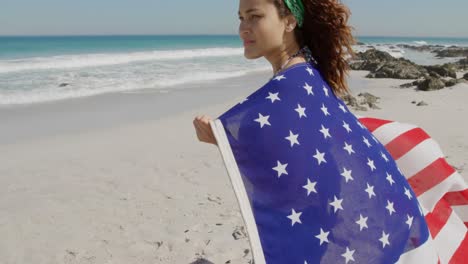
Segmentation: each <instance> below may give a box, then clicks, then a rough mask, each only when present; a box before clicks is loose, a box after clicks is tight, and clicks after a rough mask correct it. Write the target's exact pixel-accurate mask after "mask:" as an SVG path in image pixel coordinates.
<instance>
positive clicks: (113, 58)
mask: <svg viewBox="0 0 468 264" xmlns="http://www.w3.org/2000/svg"><path fill="white" fill-rule="evenodd" d="M357 39H358V41H359V42H362V43H364V45H356V46H355V47H354V49H355V50H356V51H364V50H366V49H368V48H370V47H371V46H373V47H375V48H377V49H379V50H383V51H387V52H389V53H391V54H392V56H394V57H405V58H407V59H410V60H412V61H414V62H416V63H418V64H423V65H430V64H440V63H445V62H450V61H454V60H456V59H457V58H451V59H437V58H435V57H434V56H433V54H431V53H429V52H418V51H414V50H409V49H403V48H399V47H395V46H394V45H395V44H408V45H413V46H420V45H425V44H432V45H444V46H451V45H456V46H468V38H421V37H417V38H410V37H357ZM264 70H271V66H270V64H269V63H268V62H267V61H266V60H265V59H258V60H247V59H245V58H244V57H243V48H242V42H241V41H240V39H239V37H238V36H237V35H226V36H223V35H216V36H214V35H212V36H210V35H200V36H198V35H193V36H43V37H36V36H35V37H0V106H11V105H17V104H31V103H41V102H47V101H53V100H61V99H67V98H76V97H83V96H92V95H97V94H103V93H110V92H129V91H132V92H138V91H143V90H146V89H151V90H154V91H156V92H162V93H167V92H170V91H171V89H176V88H177V89H184V84H185V83H192V82H206V81H215V80H220V79H225V78H230V77H237V76H242V75H245V74H248V73H250V72H253V71H264ZM192 87H193V86H192Z"/></svg>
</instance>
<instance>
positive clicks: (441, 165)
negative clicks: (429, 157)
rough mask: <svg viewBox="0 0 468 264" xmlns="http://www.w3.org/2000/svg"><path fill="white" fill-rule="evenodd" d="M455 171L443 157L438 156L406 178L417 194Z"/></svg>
mask: <svg viewBox="0 0 468 264" xmlns="http://www.w3.org/2000/svg"><path fill="white" fill-rule="evenodd" d="M454 172H455V169H454V168H452V166H450V165H449V164H448V163H447V161H445V159H444V158H438V159H437V160H435V161H434V162H432V163H431V164H430V165H429V166H427V167H426V168H424V169H423V170H421V171H420V172H418V173H416V174H415V175H413V176H412V177H411V178H409V179H408V182H409V184H410V185H411V187H413V190H414V193H416V195H417V196H419V195H421V194H423V193H424V192H426V191H427V190H429V189H431V188H432V187H434V186H436V185H437V184H439V183H440V182H442V181H443V180H445V179H446V178H448V177H449V176H450V175H452V174H453V173H454Z"/></svg>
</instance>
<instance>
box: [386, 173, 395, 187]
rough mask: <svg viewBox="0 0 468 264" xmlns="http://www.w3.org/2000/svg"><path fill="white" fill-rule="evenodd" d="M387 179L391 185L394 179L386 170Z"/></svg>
mask: <svg viewBox="0 0 468 264" xmlns="http://www.w3.org/2000/svg"><path fill="white" fill-rule="evenodd" d="M387 181H388V183H390V186H392V185H393V184H394V183H395V181H394V180H393V178H392V175H391V174H388V172H387Z"/></svg>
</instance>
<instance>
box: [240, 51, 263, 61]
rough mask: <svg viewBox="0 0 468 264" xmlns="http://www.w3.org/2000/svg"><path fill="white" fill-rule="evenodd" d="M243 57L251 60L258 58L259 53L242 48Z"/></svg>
mask: <svg viewBox="0 0 468 264" xmlns="http://www.w3.org/2000/svg"><path fill="white" fill-rule="evenodd" d="M244 57H245V58H246V59H248V60H253V59H258V58H260V57H261V55H260V54H256V53H254V52H251V51H248V50H245V49H244Z"/></svg>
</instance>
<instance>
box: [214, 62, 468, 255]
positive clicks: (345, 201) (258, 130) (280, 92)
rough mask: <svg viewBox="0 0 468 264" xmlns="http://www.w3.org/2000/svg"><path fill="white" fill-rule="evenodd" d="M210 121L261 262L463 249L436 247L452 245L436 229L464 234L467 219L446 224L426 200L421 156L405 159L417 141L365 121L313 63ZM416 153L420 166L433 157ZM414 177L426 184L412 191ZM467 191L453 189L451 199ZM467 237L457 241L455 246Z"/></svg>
mask: <svg viewBox="0 0 468 264" xmlns="http://www.w3.org/2000/svg"><path fill="white" fill-rule="evenodd" d="M364 124H365V125H364ZM386 124H389V123H388V122H387V123H386ZM211 125H212V129H213V132H214V134H215V136H216V139H217V142H218V146H219V149H220V151H221V154H222V157H223V160H224V162H225V165H226V168H227V171H228V174H229V176H230V179H231V182H232V185H233V188H234V191H235V193H236V196H237V198H238V201H239V205H240V209H241V212H242V216H243V218H244V221H245V224H246V228H247V231H248V233H249V239H250V243H251V246H252V252H253V255H254V260H255V263H257V264H262V263H269V264H270V263H288V264H289V263H291V264H292V263H300V264H304V263H308V264H311V263H319V262H320V263H396V262H398V263H412V262H414V261H416V260H417V261H419V262H421V263H438V262H440V263H448V261H447V262H446V261H445V259H446V258H445V257H447V255H450V256H449V257H450V258H449V259H453V258H458V255H457V252H458V251H457V250H453V249H450V250H446V251H441V252H444V253H443V254H442V253H439V252H438V251H437V250H434V248H437V247H438V246H443V247H447V246H446V245H440V244H441V243H439V242H438V241H437V237H443V239H446V237H445V236H447V235H449V236H453V237H456V238H458V237H460V236H461V235H460V234H462V236H463V238H461V240H463V239H464V236H465V234H466V227H465V226H464V225H463V226H462V229H460V226H456V228H455V229H456V230H455V231H456V232H458V233H457V234H452V232H453V230H451V229H447V228H445V226H447V225H448V224H449V223H451V222H449V221H450V220H451V219H450V215H451V214H449V216H447V211H448V210H447V209H446V208H445V207H443V206H445V205H447V203H443V204H441V205H439V202H438V200H439V199H437V201H435V202H436V205H435V207H434V208H431V207H425V208H426V209H425V208H423V207H422V206H420V204H419V203H418V199H419V200H421V199H422V198H423V197H422V196H424V194H425V193H426V192H427V187H428V186H429V184H427V183H426V179H424V181H423V183H421V177H425V176H418V175H419V171H417V168H416V167H418V165H415V164H413V163H414V160H411V161H410V160H409V159H405V158H404V157H406V155H405V153H406V152H408V154H409V153H411V150H410V149H411V148H410V147H409V146H408V145H405V146H407V148H406V152H403V151H401V149H400V146H394V148H393V149H392V146H393V144H391V143H392V142H394V141H393V140H394V138H391V137H390V136H388V135H390V134H391V133H390V134H389V133H385V132H382V133H381V134H382V135H385V136H382V135H381V134H379V133H376V132H378V131H380V130H379V128H383V127H384V125H385V123H384V122H383V121H382V122H379V120H378V119H369V118H362V119H361V121H360V120H359V119H358V118H357V117H356V116H355V115H353V114H352V113H351V112H350V111H349V109H348V108H347V107H346V105H345V104H344V103H343V101H342V100H340V99H339V98H338V97H336V96H335V95H334V93H333V92H332V91H331V89H330V87H329V86H328V84H327V83H326V82H325V81H324V80H323V78H322V77H321V75H320V73H319V71H318V70H317V69H316V67H315V65H312V64H309V63H301V64H297V65H294V66H292V67H290V68H288V69H286V70H285V71H283V72H282V73H281V74H278V75H276V76H274V78H272V79H271V80H270V81H269V82H268V83H267V84H265V85H264V86H263V87H261V88H260V89H258V90H257V91H255V92H254V93H253V94H251V95H250V96H248V97H247V98H246V99H245V100H243V101H242V102H240V103H239V104H237V105H235V106H234V107H232V108H231V109H229V110H228V111H227V112H225V113H224V114H223V115H221V116H220V117H218V118H217V119H216V120H215V121H214V122H212V124H211ZM379 125H380V126H379ZM368 127H369V129H368ZM374 130H375V131H374ZM372 131H373V132H374V134H373V133H372ZM394 131H395V129H393V130H392V132H394ZM396 136H398V135H396ZM388 144H390V146H389V145H388ZM384 145H385V146H384ZM395 145H397V143H395ZM395 151H396V152H395ZM423 151H425V150H423ZM398 155H400V156H398ZM416 155H418V154H416ZM416 158H417V159H416V160H417V161H418V162H416V163H417V164H420V163H421V164H423V163H424V162H426V161H424V162H423V161H422V160H421V162H419V160H418V159H419V157H416ZM395 160H397V161H398V162H399V163H398V164H399V165H400V168H401V171H400V168H399V166H397V163H396V162H395ZM400 163H401V164H400ZM407 164H409V165H408V166H406V165H407ZM428 170H432V167H429V169H428ZM403 174H406V175H411V178H410V179H409V180H408V181H407V180H406V179H405V176H403ZM426 174H427V173H426ZM413 177H415V178H414V180H412V179H413ZM441 177H442V176H441ZM446 178H447V177H446ZM428 179H431V177H428ZM412 181H414V182H415V183H416V184H413V182H412ZM428 181H430V182H434V181H433V180H428ZM439 182H443V179H442V180H440V181H439ZM410 183H411V185H412V186H413V187H415V185H416V186H419V188H418V187H415V189H414V191H413V188H411V186H410ZM461 183H463V181H461ZM463 184H464V183H463ZM423 186H424V187H423ZM431 188H432V189H434V188H437V187H435V186H430V187H429V189H431ZM447 188H448V189H447V190H446V192H451V191H461V190H460V189H456V190H453V188H451V187H447ZM464 190H465V191H466V188H465V189H464ZM457 194H460V193H457ZM461 194H463V193H461ZM465 194H466V193H465ZM416 197H418V199H417V198H416ZM443 197H444V199H446V198H447V197H445V196H443ZM459 197H460V195H455V194H454V195H453V197H452V198H451V199H450V200H451V201H452V205H454V204H455V203H456V202H454V201H458V198H459ZM439 198H440V197H439ZM434 199H435V198H432V196H431V198H424V199H423V200H424V201H426V200H431V202H433V201H434ZM444 201H445V200H444ZM440 203H442V202H440ZM437 207H440V208H442V209H441V210H443V212H442V213H441V214H443V215H444V217H445V218H447V219H446V220H447V221H446V222H447V224H446V225H445V226H444V225H441V222H440V221H439V220H440V218H441V217H440V215H441V214H438V216H437V217H433V218H437V220H434V221H433V222H437V224H434V225H432V226H431V225H430V226H429V227H428V225H427V224H426V220H427V221H428V222H429V223H431V214H430V213H429V214H428V212H435V210H437V209H438V208H437ZM427 208H431V209H432V210H431V209H429V210H428V209H427ZM453 215H455V214H453ZM435 226H438V227H439V228H438V229H439V230H438V232H437V233H438V235H437V236H434V234H435V233H434V232H433V231H437V230H435ZM444 228H445V229H444ZM461 231H463V232H461ZM431 235H432V237H436V239H435V240H433V239H432V237H431ZM461 240H460V239H458V240H456V241H457V242H454V243H456V244H457V248H460V247H461V246H460V245H463V243H462V242H461ZM452 244H453V243H452ZM442 255H443V257H442ZM460 263H461V262H460Z"/></svg>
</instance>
